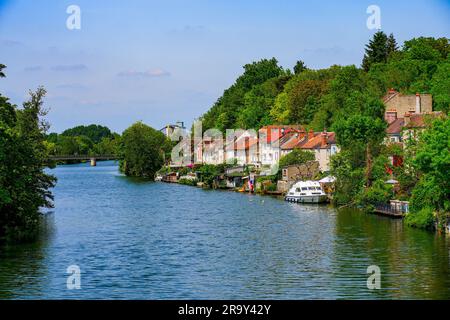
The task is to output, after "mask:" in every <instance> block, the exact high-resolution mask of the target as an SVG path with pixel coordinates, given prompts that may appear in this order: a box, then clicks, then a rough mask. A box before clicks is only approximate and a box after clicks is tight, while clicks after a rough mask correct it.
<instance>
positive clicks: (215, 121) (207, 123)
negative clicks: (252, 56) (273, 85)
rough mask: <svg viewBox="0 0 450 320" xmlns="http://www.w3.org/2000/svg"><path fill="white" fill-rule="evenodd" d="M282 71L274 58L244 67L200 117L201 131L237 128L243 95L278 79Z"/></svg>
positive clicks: (242, 104)
mask: <svg viewBox="0 0 450 320" xmlns="http://www.w3.org/2000/svg"><path fill="white" fill-rule="evenodd" d="M284 73H285V72H284V70H283V69H282V68H281V67H279V66H278V62H277V60H276V59H275V58H272V59H270V60H268V59H263V60H260V61H258V62H253V63H251V64H247V65H245V66H244V73H243V74H242V75H241V76H239V77H238V78H237V80H236V82H235V83H234V84H233V85H232V86H231V87H230V88H228V89H226V90H225V91H224V93H223V95H222V96H221V97H220V98H219V99H218V100H217V102H216V103H215V104H214V105H213V106H212V108H211V109H210V110H209V111H208V112H207V113H205V114H204V115H203V116H202V121H203V129H204V130H207V129H210V128H217V129H219V130H222V131H225V129H231V128H237V127H238V123H237V119H238V117H239V113H240V112H241V111H242V109H243V108H244V106H245V94H246V93H247V92H249V91H250V90H251V89H252V88H253V87H254V86H256V85H260V84H262V83H264V82H266V81H267V80H269V79H271V78H275V77H279V76H281V75H282V74H284Z"/></svg>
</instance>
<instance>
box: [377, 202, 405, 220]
mask: <svg viewBox="0 0 450 320" xmlns="http://www.w3.org/2000/svg"><path fill="white" fill-rule="evenodd" d="M374 212H375V213H377V214H381V215H384V216H389V217H393V218H403V217H404V216H405V214H406V212H404V211H403V210H402V209H400V208H395V207H392V206H391V205H390V204H379V205H376V206H375V210H374Z"/></svg>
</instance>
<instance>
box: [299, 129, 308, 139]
mask: <svg viewBox="0 0 450 320" xmlns="http://www.w3.org/2000/svg"><path fill="white" fill-rule="evenodd" d="M305 136H306V131H305V129H301V130H300V133H299V135H298V137H299V139H303V138H304V137H305Z"/></svg>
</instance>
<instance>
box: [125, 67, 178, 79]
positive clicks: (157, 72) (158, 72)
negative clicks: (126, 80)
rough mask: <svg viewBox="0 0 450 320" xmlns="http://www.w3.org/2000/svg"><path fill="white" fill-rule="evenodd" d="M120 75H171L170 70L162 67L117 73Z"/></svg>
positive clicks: (155, 76) (140, 76) (148, 76)
mask: <svg viewBox="0 0 450 320" xmlns="http://www.w3.org/2000/svg"><path fill="white" fill-rule="evenodd" d="M117 75H118V76H119V77H133V78H136V77H137V78H158V77H167V76H170V72H168V71H165V70H162V69H153V70H148V71H135V70H127V71H122V72H119V73H118V74H117Z"/></svg>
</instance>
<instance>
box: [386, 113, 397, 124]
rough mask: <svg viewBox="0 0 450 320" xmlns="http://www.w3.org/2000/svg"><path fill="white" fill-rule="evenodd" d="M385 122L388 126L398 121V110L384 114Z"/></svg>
mask: <svg viewBox="0 0 450 320" xmlns="http://www.w3.org/2000/svg"><path fill="white" fill-rule="evenodd" d="M384 120H386V122H387V123H388V124H391V123H392V122H394V121H395V120H397V111H396V110H388V111H386V112H385V113H384Z"/></svg>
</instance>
